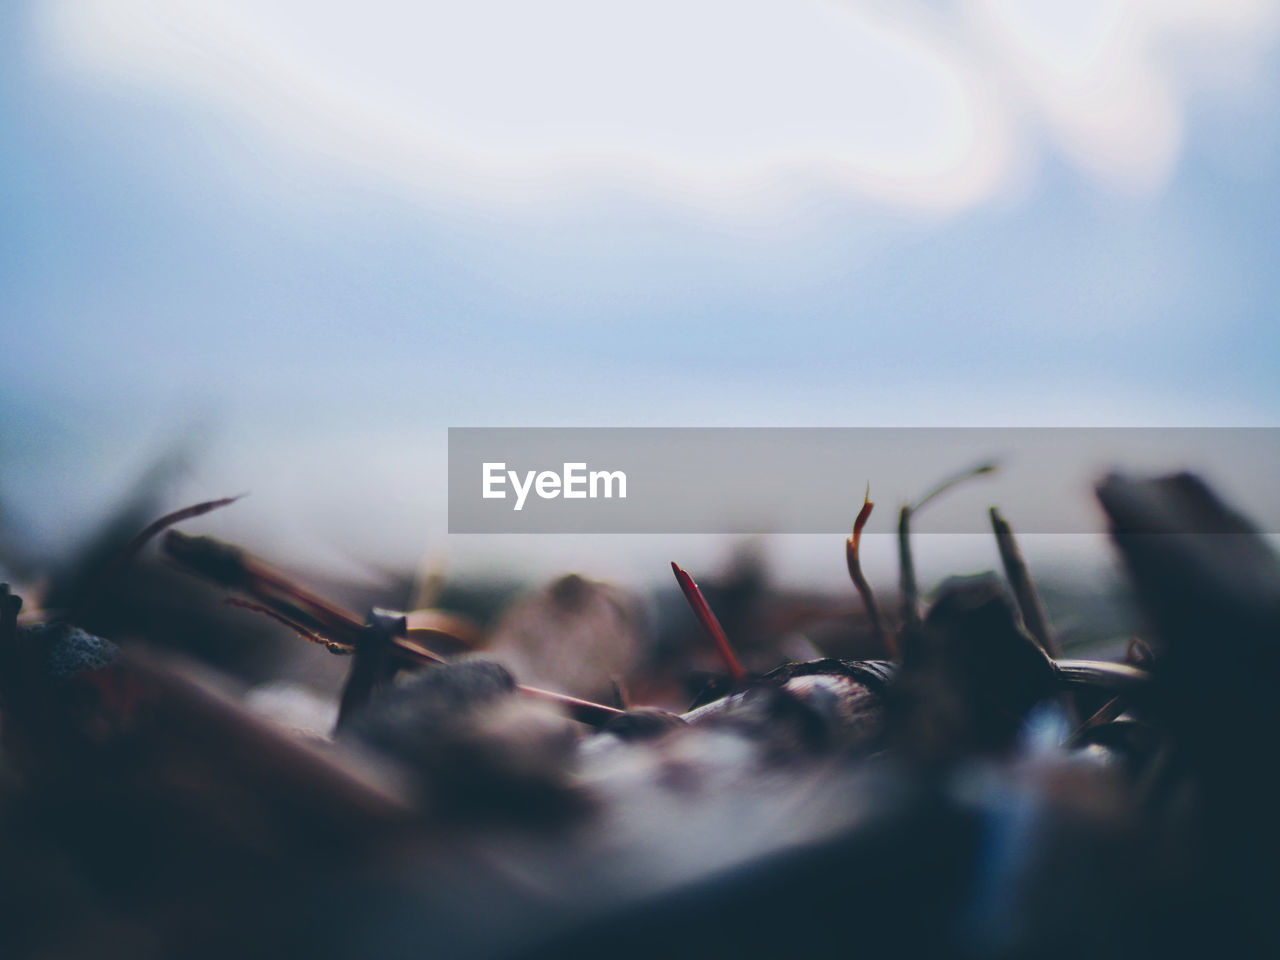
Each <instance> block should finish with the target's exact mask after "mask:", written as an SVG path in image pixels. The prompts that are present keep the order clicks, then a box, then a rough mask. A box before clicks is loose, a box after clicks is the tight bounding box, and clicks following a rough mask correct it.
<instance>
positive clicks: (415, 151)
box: [0, 0, 1280, 574]
mask: <svg viewBox="0 0 1280 960" xmlns="http://www.w3.org/2000/svg"><path fill="white" fill-rule="evenodd" d="M1278 48H1280V4H1277V3H1275V2H1263V0H1073V2H1069V3H1066V2H1050V0H1024V2H1015V0H957V2H926V0H918V2H898V3H886V2H878V0H848V2H843V3H839V2H817V0H774V2H767V0H736V2H732V3H730V2H728V0H681V2H678V3H677V2H674V0H672V2H666V0H647V2H644V3H639V2H625V0H619V2H616V3H609V4H600V3H587V2H579V0H547V2H543V3H539V4H527V3H516V2H501V0H493V2H488V0H476V2H472V3H467V4H444V3H438V4H437V3H428V2H417V3H408V2H397V0H372V2H367V3H364V4H360V5H353V4H349V3H337V2H324V0H311V2H306V3H303V2H300V0H252V2H251V0H219V2H214V0H65V2H52V0H47V2H45V0H12V2H9V3H6V4H4V5H3V7H0V251H3V256H2V258H0V283H2V284H3V286H2V288H0V289H2V291H3V296H2V297H0V311H2V313H0V320H2V323H0V348H2V349H0V411H2V413H0V458H2V460H3V462H4V464H5V470H4V475H3V476H0V504H2V505H3V506H4V507H5V509H6V511H7V513H9V514H13V515H16V516H20V517H22V518H24V519H25V521H26V522H27V523H28V524H29V525H30V528H31V530H32V531H33V536H35V537H36V538H38V539H41V540H43V541H46V542H48V543H49V544H51V545H53V544H61V543H64V542H68V541H70V540H73V539H74V537H75V536H76V535H77V534H78V532H79V531H82V530H83V529H84V528H86V526H87V525H89V524H90V523H91V521H92V520H93V518H94V517H95V516H96V515H98V514H100V512H101V511H102V509H103V508H104V505H106V504H109V503H110V502H111V501H112V499H113V498H115V497H118V496H120V495H121V494H122V493H123V491H124V490H126V489H127V488H128V486H129V485H130V484H131V483H132V482H133V481H134V480H135V479H136V477H137V476H138V475H139V474H140V473H141V471H142V470H143V469H144V466H145V464H146V462H147V461H148V459H149V458H151V457H154V456H155V455H157V454H158V453H160V452H162V451H164V450H166V449H170V448H172V447H173V446H174V445H175V444H177V445H184V446H185V447H186V448H187V449H189V450H190V451H191V452H192V455H191V459H190V465H189V467H188V468H187V470H186V472H185V474H184V478H183V486H182V489H181V491H179V492H177V493H175V496H179V497H181V496H185V497H187V498H201V497H205V496H219V495H223V494H227V493H235V492H240V491H242V490H250V491H252V493H253V496H252V497H250V498H249V499H247V500H246V501H244V502H243V504H240V505H237V507H235V508H234V512H235V513H236V516H235V517H231V516H230V514H231V513H232V511H228V518H227V519H221V520H219V521H217V522H216V523H214V522H213V521H210V522H211V524H212V526H211V529H213V530H215V531H217V532H219V533H221V534H223V535H227V536H230V537H241V538H244V539H247V540H249V541H251V542H252V541H254V540H255V538H256V539H258V540H261V541H263V542H265V543H271V544H280V543H288V544H292V545H293V547H292V549H293V551H294V552H295V553H296V552H301V553H305V554H306V555H307V556H308V557H310V558H312V559H314V560H316V562H321V563H325V562H331V563H337V562H340V561H342V560H343V559H344V558H345V559H346V560H348V561H349V560H351V558H353V557H355V558H360V559H362V560H371V559H372V558H374V557H377V558H379V560H385V561H387V562H389V563H404V562H409V561H411V560H412V558H413V557H415V556H418V555H420V554H421V553H422V551H424V550H431V549H440V550H443V551H444V552H448V553H452V554H454V555H457V556H460V557H462V558H463V559H464V561H465V560H467V558H470V560H471V561H472V562H480V561H482V560H483V559H485V558H486V557H492V556H496V555H499V554H503V553H509V552H513V553H515V554H518V555H520V556H522V557H525V558H526V559H527V558H530V557H538V558H542V561H543V562H546V563H559V562H571V560H572V558H573V557H575V556H578V555H580V553H581V551H583V550H588V549H589V550H593V551H594V552H595V555H596V556H599V554H600V553H601V552H602V551H605V550H606V549H612V548H611V547H603V546H602V545H601V543H602V542H601V541H593V543H594V546H590V545H586V544H584V543H583V542H581V541H578V540H574V539H573V538H561V539H558V540H555V541H554V542H550V541H546V540H539V541H538V542H536V543H535V542H531V541H530V540H529V539H528V538H525V539H524V540H523V541H520V542H518V543H517V542H515V541H511V540H505V539H503V540H499V539H487V540H486V539H484V538H480V539H474V538H473V539H464V538H449V537H446V536H444V533H443V528H442V525H443V505H444V484H443V464H444V448H445V430H446V428H447V427H449V426H477V425H495V426H496V425H509V426H519V425H546V426H557V425H598V426H611V425H619V426H631V425H649V426H661V425H687V426H701V425H707V426H717V425H743V426H786V425H796V426H814V425H833V426H840V425H849V426H859V425H916V424H919V425H925V424H927V425H1031V426H1036V425H1043V426H1054V425H1071V426H1078V425H1092V424H1107V425H1112V424H1114V425H1169V426H1184V425H1206V426H1214V425H1276V424H1277V422H1278V421H1280V377H1277V376H1276V375H1275V374H1276V367H1277V360H1278V359H1280V324H1277V323H1276V317H1277V314H1278V311H1277V307H1280V273H1278V272H1277V270H1276V255H1277V251H1280V243H1278V241H1280V226H1277V225H1278V224H1280V178H1278V174H1280V96H1277V94H1280V49H1278ZM1087 479H1088V478H1082V487H1083V485H1085V484H1086V483H1087ZM917 493H919V491H883V493H882V496H883V498H885V499H887V500H889V501H891V502H892V501H895V500H902V499H906V498H909V497H911V496H914V495H915V494H917ZM690 548H691V549H692V546H691V547H690ZM655 549H660V548H659V547H655ZM661 549H665V546H663V547H661ZM706 549H708V550H712V549H713V548H706ZM784 552H785V551H784ZM792 552H795V551H794V549H793V550H792ZM637 556H643V557H645V558H647V557H648V554H647V552H646V551H644V550H640V551H637ZM646 562H647V560H646ZM606 565H607V564H606ZM632 572H633V571H631V570H624V571H623V573H626V574H629V573H632ZM834 572H835V573H836V574H839V573H840V571H839V568H838V567H837V568H836V570H835V571H834Z"/></svg>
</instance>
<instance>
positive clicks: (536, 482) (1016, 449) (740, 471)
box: [449, 427, 1280, 534]
mask: <svg viewBox="0 0 1280 960" xmlns="http://www.w3.org/2000/svg"><path fill="white" fill-rule="evenodd" d="M986 462H996V463H998V464H999V469H998V470H996V471H994V472H992V473H987V474H983V475H981V476H978V477H975V478H973V479H971V480H968V481H966V482H965V483H963V484H961V485H959V486H957V487H956V488H955V489H953V490H952V491H950V492H949V493H948V494H947V495H946V496H945V497H941V498H939V499H938V500H937V501H936V502H933V503H931V504H930V505H929V507H928V509H927V511H924V512H922V513H921V515H920V517H919V519H918V521H917V524H916V528H917V529H918V530H919V531H920V532H923V533H978V532H987V531H989V530H990V525H989V520H988V517H987V511H986V508H987V506H990V505H995V506H999V507H1000V508H1001V510H1002V511H1003V513H1004V514H1005V516H1006V517H1007V518H1008V519H1009V520H1010V521H1011V522H1013V524H1014V525H1015V527H1016V528H1017V529H1018V530H1019V531H1020V532H1024V533H1100V532H1104V531H1105V530H1106V523H1105V521H1104V518H1103V516H1102V513H1101V511H1100V510H1099V509H1098V507H1097V504H1096V502H1095V501H1094V499H1093V497H1092V488H1093V484H1094V482H1095V481H1096V480H1098V479H1099V478H1100V477H1101V476H1103V475H1104V474H1106V473H1108V472H1110V471H1112V470H1120V471H1124V472H1128V473H1131V474H1134V475H1138V476H1152V475H1158V474H1164V473H1171V472H1177V471H1183V470H1189V471H1192V472H1194V473H1198V474H1199V475H1201V476H1202V477H1204V478H1205V479H1206V480H1207V481H1209V482H1210V483H1211V484H1212V485H1213V486H1214V488H1215V489H1216V490H1217V491H1218V492H1219V493H1220V495H1222V496H1223V497H1224V499H1226V500H1227V501H1228V502H1230V503H1232V504H1233V505H1235V506H1236V507H1237V508H1239V509H1241V510H1242V511H1243V512H1244V513H1246V514H1247V515H1248V516H1249V517H1250V519H1251V520H1252V521H1253V522H1254V523H1255V524H1257V525H1258V526H1259V527H1260V528H1261V529H1262V530H1264V531H1266V532H1270V533H1275V532H1278V531H1280V497H1278V496H1277V495H1276V493H1275V489H1276V481H1277V478H1280V429H1275V428H1250V427H1241V428H1186V429H1164V428H1160V429H1156V428H1151V429H1148V428H1141V429H1139V428H1116V429H1098V428H1048V429H1031V428H1007V429H992V428H962V429H956V428H861V427H855V428H802V429H792V428H760V429H756V428H750V429H722V428H706V429H703V428H687V429H667V428H568V429H565V428H488V427H486V428H453V429H450V430H449V531H450V533H671V534H675V533H716V534H726V533H727V534H752V533H847V532H848V531H849V529H850V526H851V524H852V522H853V518H854V516H855V515H856V514H857V512H858V508H859V507H860V506H861V505H862V497H863V491H864V490H865V489H866V485H867V484H868V483H869V484H870V486H871V499H872V500H873V501H876V502H877V504H878V506H877V509H876V510H875V512H874V513H873V515H872V518H871V522H870V524H869V525H868V527H867V531H868V532H869V533H875V532H888V531H890V530H892V529H893V526H894V523H895V521H896V514H897V508H898V507H899V506H900V505H902V504H904V503H913V502H915V501H917V500H918V499H919V498H920V497H922V496H924V495H925V494H927V493H928V492H929V491H930V490H931V489H933V488H934V487H936V486H937V485H938V484H939V483H940V482H942V481H944V480H946V479H947V478H948V477H950V476H954V475H955V474H957V473H960V472H963V471H964V470H966V469H968V468H971V467H974V466H977V465H979V464H982V463H986ZM486 493H487V494H488V496H486Z"/></svg>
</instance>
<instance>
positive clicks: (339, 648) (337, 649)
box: [223, 597, 351, 654]
mask: <svg viewBox="0 0 1280 960" xmlns="http://www.w3.org/2000/svg"><path fill="white" fill-rule="evenodd" d="M223 603H225V604H226V605H227V606H229V607H239V608H240V609H241V610H251V611H253V612H254V613H260V614H262V615H263V616H264V617H270V618H271V619H272V620H274V621H276V622H277V623H282V624H284V625H285V626H286V627H288V628H289V629H290V630H292V631H293V632H294V633H296V634H297V635H298V636H300V637H301V638H302V639H303V640H307V641H309V642H311V643H318V644H320V646H322V647H324V648H325V649H327V650H328V651H329V652H330V653H342V654H346V653H350V652H351V648H350V647H344V646H343V645H342V644H340V643H334V642H333V641H331V640H326V639H325V638H324V637H321V636H318V635H317V634H314V633H312V632H311V631H310V630H308V629H307V628H306V627H304V626H303V625H302V624H300V623H294V622H293V621H292V620H290V619H289V618H288V617H285V616H281V615H280V614H278V613H276V612H275V611H274V610H272V609H271V608H270V607H268V606H265V605H264V604H261V603H254V602H253V601H252V600H241V599H240V598H239V597H227V599H226V600H224V601H223Z"/></svg>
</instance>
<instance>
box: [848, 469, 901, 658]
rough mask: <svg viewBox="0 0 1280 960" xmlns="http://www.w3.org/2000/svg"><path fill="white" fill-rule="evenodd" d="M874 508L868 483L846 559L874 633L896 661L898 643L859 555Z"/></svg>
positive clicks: (849, 540)
mask: <svg viewBox="0 0 1280 960" xmlns="http://www.w3.org/2000/svg"><path fill="white" fill-rule="evenodd" d="M874 507H875V504H874V503H872V502H871V484H869V483H868V484H867V491H866V493H865V494H863V497H862V509H861V510H859V511H858V516H857V518H856V519H855V520H854V521H853V535H852V536H850V537H849V538H848V539H847V540H846V541H845V544H844V559H845V564H846V565H847V566H848V568H849V578H850V579H851V580H853V585H854V586H855V587H856V588H857V590H858V596H860V597H862V605H863V607H864V608H865V609H866V611H867V618H868V619H869V620H870V621H871V630H872V632H873V633H874V634H875V635H876V637H877V638H879V640H880V643H881V645H882V646H883V647H884V651H885V654H886V655H887V656H888V657H889V659H890V660H896V659H898V643H897V641H896V640H895V639H894V636H893V632H892V631H891V630H889V629H888V628H887V627H886V626H885V623H884V618H883V617H881V616H880V604H879V603H877V602H876V595H875V593H874V592H873V591H872V589H871V584H869V583H868V582H867V578H866V575H865V574H863V572H862V558H861V554H860V553H859V546H860V545H861V542H862V530H863V528H864V527H865V526H866V525H867V520H869V519H870V518H871V511H872V509H874Z"/></svg>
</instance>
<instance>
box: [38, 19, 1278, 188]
mask: <svg viewBox="0 0 1280 960" xmlns="http://www.w3.org/2000/svg"><path fill="white" fill-rule="evenodd" d="M43 9H44V13H45V16H44V18H43V26H44V28H45V29H44V31H43V38H44V40H45V41H46V45H45V50H46V51H47V52H48V53H49V54H50V55H51V62H52V63H54V64H55V65H56V66H57V67H59V68H61V69H65V70H70V71H74V72H75V73H76V74H77V75H79V76H83V77H88V78H90V79H91V80H92V81H93V82H95V83H101V81H103V80H104V79H113V80H115V81H116V82H119V83H122V84H125V85H127V86H128V88H129V89H131V90H132V91H133V92H134V94H135V95H136V94H138V93H143V94H146V93H154V92H162V93H165V94H168V95H174V94H176V95H180V96H186V97H191V98H194V99H196V100H199V101H203V102H205V103H207V104H210V105H212V106H213V107H214V108H215V109H218V110H221V111H224V112H226V113H227V114H228V115H230V116H231V117H233V118H237V119H239V120H242V121H244V122H246V123H248V124H250V125H251V126H252V127H253V128H254V129H255V130H256V131H257V133H258V134H259V135H261V136H263V137H265V138H269V139H270V140H271V141H272V142H274V143H275V144H276V145H277V146H279V147H281V148H284V149H287V150H291V151H295V152H296V153H298V154H299V155H301V156H303V157H307V158H311V159H315V158H321V159H323V160H324V161H325V162H333V163H336V164H339V165H341V166H342V167H344V168H346V169H348V170H355V171H360V172H361V173H363V174H365V175H368V176H370V177H373V178H376V179H377V180H379V181H382V182H389V183H390V184H391V185H393V186H394V187H395V188H396V189H398V190H400V191H402V192H406V193H409V194H411V195H420V196H429V197H435V196H440V195H449V196H455V197H456V196H467V197H472V198H475V199H498V200H503V199H510V198H513V197H538V196H543V195H546V194H548V193H550V194H551V195H563V194H564V192H565V191H566V190H568V191H572V190H575V189H582V188H584V187H586V188H589V187H595V186H603V187H617V186H619V185H621V186H622V187H623V188H627V187H635V186H639V187H641V188H642V189H650V190H657V191H659V192H662V193H666V194H675V195H677V196H681V197H686V198H689V199H691V200H692V201H694V202H698V203H704V204H717V203H721V202H723V203H724V204H726V205H734V206H737V207H741V206H742V205H743V204H744V202H748V203H756V202H768V200H769V199H770V198H771V197H775V196H776V195H777V194H778V193H779V191H782V190H785V189H787V188H790V187H795V186H803V185H812V184H815V183H816V184H819V185H822V186H826V187H829V188H836V189H840V190H843V191H846V192H849V193H853V194H855V195H863V196H869V197H872V198H875V199H878V200H881V201H883V202H887V203H889V204H898V205H905V206H911V207H922V208H926V209H937V210H952V209H958V208H962V207H965V206H968V205H971V204H974V203H976V202H979V201H981V200H983V199H986V198H988V197H990V196H992V195H994V194H996V193H998V192H999V191H1000V190H1001V189H1002V187H1003V186H1004V185H1006V184H1008V183H1010V182H1012V181H1014V180H1016V179H1017V176H1018V174H1019V172H1020V171H1021V170H1022V168H1023V166H1024V162H1023V161H1024V159H1025V155H1026V154H1027V152H1028V150H1029V149H1030V147H1029V144H1030V142H1031V135H1034V132H1035V131H1036V130H1037V129H1038V128H1040V127H1043V129H1045V130H1047V131H1049V133H1050V135H1051V137H1052V139H1053V140H1054V142H1056V143H1057V144H1058V146H1059V148H1060V149H1061V150H1062V151H1063V152H1064V153H1065V154H1066V155H1067V156H1068V157H1070V158H1071V159H1072V160H1073V161H1074V162H1075V163H1076V164H1078V165H1079V166H1080V168H1081V169H1083V170H1085V171H1087V172H1089V173H1090V174H1094V175H1097V176H1100V177H1102V178H1103V179H1105V180H1107V181H1109V182H1112V183H1116V184H1119V185H1121V186H1126V187H1138V188H1149V187H1151V186H1158V185H1159V183H1160V182H1162V179H1163V178H1164V177H1166V176H1167V175H1168V172H1169V170H1170V169H1171V167H1172V165H1173V163H1174V161H1175V159H1176V157H1177V153H1178V149H1179V144H1180V138H1181V127H1182V112H1183V103H1184V100H1185V96H1186V93H1185V91H1184V90H1183V89H1182V87H1181V86H1180V83H1179V78H1180V76H1181V74H1179V73H1178V69H1179V67H1178V64H1177V63H1176V62H1175V59H1176V58H1174V57H1172V56H1171V55H1170V51H1171V50H1174V49H1178V50H1179V51H1181V48H1182V47H1183V46H1186V45H1188V44H1189V45H1190V46H1193V47H1194V46H1197V44H1199V45H1201V46H1203V45H1204V44H1201V43H1200V41H1199V40H1198V39H1197V38H1203V37H1210V38H1211V40H1212V49H1213V50H1214V51H1217V54H1216V55H1217V56H1218V57H1219V58H1220V59H1221V58H1223V57H1226V58H1229V59H1233V60H1238V59H1239V51H1240V49H1241V48H1247V49H1248V50H1249V51H1252V52H1255V53H1256V52H1257V51H1258V50H1262V49H1266V44H1268V43H1270V37H1271V36H1272V35H1273V33H1274V25H1275V17H1274V12H1275V11H1274V9H1273V8H1272V7H1270V6H1269V5H1266V4H1262V3H1258V4H1251V3H1249V2H1246V0H1078V2H1072V3H1066V4H1063V3H1051V2H1049V0H1017V2H1014V0H970V2H968V3H967V4H966V5H965V6H964V9H963V15H961V16H958V17H944V16H943V15H938V17H937V18H936V22H935V21H931V20H929V19H927V18H926V17H925V15H924V14H923V13H920V14H919V15H916V16H911V17H904V16H903V15H902V14H900V13H895V14H894V15H893V16H889V15H888V14H887V13H886V12H884V11H885V9H887V8H884V7H881V6H879V5H876V4H872V3H866V2H863V3H849V4H845V5H839V4H833V3H830V2H826V0H645V2H638V0H632V2H627V0H616V2H610V3H599V2H591V0H544V2H542V3H538V4H530V3H525V2H520V0H469V2H466V3H448V4H446V3H425V2H423V3H410V2H403V0H400V2H398V0H370V2H366V3H364V4H361V5H359V6H358V7H357V6H356V5H353V4H350V3H342V2H337V0H311V2H301V0H274V2H268V0H217V2H215V0H79V2H75V3H50V4H49V5H48V6H47V7H45V8H43ZM895 9H896V8H895ZM944 23H945V24H946V28H945V29H944ZM1191 41H1195V43H1191ZM1206 42H1207V41H1206Z"/></svg>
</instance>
